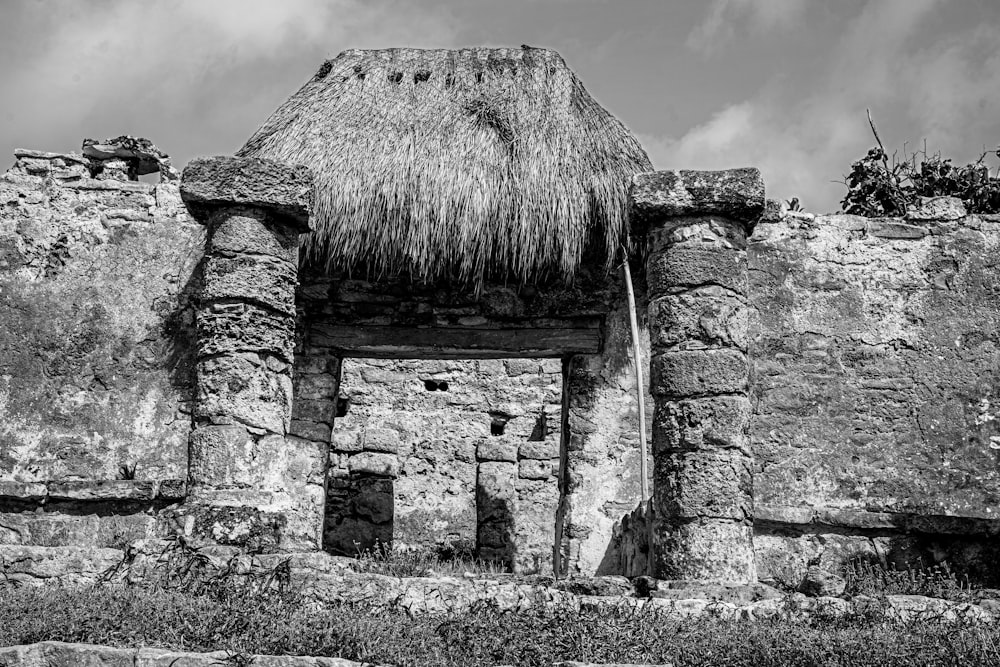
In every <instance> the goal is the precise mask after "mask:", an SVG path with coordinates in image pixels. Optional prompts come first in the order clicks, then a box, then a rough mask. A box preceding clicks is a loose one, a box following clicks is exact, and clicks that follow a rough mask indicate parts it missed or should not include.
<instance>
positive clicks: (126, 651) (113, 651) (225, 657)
mask: <svg viewBox="0 0 1000 667" xmlns="http://www.w3.org/2000/svg"><path fill="white" fill-rule="evenodd" d="M251 662H252V664H254V665H262V666H263V665H266V666H267V667H363V665H365V664H367V665H368V667H378V666H377V665H372V664H371V663H360V662H355V661H353V660H345V659H344V658H313V657H308V656H297V655H254V656H252V660H251ZM229 664H236V663H235V662H232V654H230V653H228V652H226V651H212V652H211V653H191V652H187V651H170V650H167V649H162V648H138V649H135V648H114V647H111V646H99V645H95V644H71V643H67V642H52V641H46V642H38V643H36V644H23V645H20V646H8V647H5V648H0V665H3V666H4V667H35V666H36V665H107V666H108V667H111V666H114V667H169V666H170V665H175V666H180V665H183V667H214V666H217V665H229ZM239 664H243V663H239Z"/></svg>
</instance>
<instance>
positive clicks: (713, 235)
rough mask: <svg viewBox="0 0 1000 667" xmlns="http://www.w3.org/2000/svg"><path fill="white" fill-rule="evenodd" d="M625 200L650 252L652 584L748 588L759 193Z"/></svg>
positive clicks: (671, 190)
mask: <svg viewBox="0 0 1000 667" xmlns="http://www.w3.org/2000/svg"><path fill="white" fill-rule="evenodd" d="M632 200H633V209H632V210H633V222H634V224H635V225H636V226H637V227H638V228H640V229H644V230H645V231H646V233H647V235H648V239H647V240H648V248H649V255H648V259H647V262H646V272H647V279H648V282H649V306H648V310H647V313H648V316H649V327H650V339H651V351H652V355H651V357H652V358H651V364H650V366H651V367H650V376H651V377H650V390H651V392H652V393H653V395H654V397H655V404H656V408H655V413H654V417H653V443H652V445H653V447H652V448H653V514H654V520H653V531H652V540H653V544H652V547H653V559H654V572H655V574H656V576H657V577H660V578H663V579H700V580H715V581H729V582H743V583H747V582H753V581H755V580H756V569H755V567H754V551H753V453H752V451H751V447H750V438H749V428H750V402H749V398H748V390H749V372H750V370H749V369H750V367H749V363H748V360H747V337H748V332H747V327H748V319H749V306H748V303H747V289H748V273H747V257H746V238H747V235H748V234H749V233H750V232H751V231H752V228H753V225H754V223H755V222H756V220H757V218H758V217H759V216H760V214H761V213H762V211H763V206H764V185H763V181H762V180H761V177H760V173H759V172H758V171H757V170H756V169H740V170H730V171H722V172H696V171H694V172H692V171H685V172H655V173H650V174H640V175H639V176H637V177H636V178H635V180H634V182H633V188H632Z"/></svg>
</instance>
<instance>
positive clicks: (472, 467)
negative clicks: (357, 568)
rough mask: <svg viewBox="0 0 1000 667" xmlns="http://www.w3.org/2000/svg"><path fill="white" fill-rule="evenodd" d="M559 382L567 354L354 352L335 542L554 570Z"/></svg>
mask: <svg viewBox="0 0 1000 667" xmlns="http://www.w3.org/2000/svg"><path fill="white" fill-rule="evenodd" d="M432 387H433V388H432ZM561 393H562V366H561V362H560V361H559V360H558V359H543V360H538V359H507V360H501V359H491V360H475V361H472V360H470V361H456V360H419V361H418V360H381V359H346V360H344V362H343V366H342V374H341V383H340V401H342V402H343V403H345V404H347V405H349V406H350V409H349V410H347V411H346V412H344V413H343V414H340V413H339V412H338V416H337V418H336V419H335V420H334V427H333V434H332V438H331V440H332V448H331V463H330V470H329V472H328V479H327V482H328V483H327V488H328V491H327V509H326V521H325V526H324V546H325V548H326V549H327V550H328V551H331V552H334V553H339V554H343V555H348V556H355V555H357V554H358V553H359V551H363V550H365V549H371V548H373V547H374V546H375V545H377V544H382V545H390V544H391V545H392V547H393V548H396V549H423V550H428V551H432V552H437V553H439V554H442V555H449V554H454V553H457V554H461V555H464V556H467V557H477V558H482V559H484V560H490V561H494V562H500V563H502V564H503V565H505V566H507V567H509V568H511V569H516V570H518V571H521V572H547V571H551V567H552V564H551V560H552V552H553V544H554V541H555V520H556V507H557V505H558V502H559V490H558V473H559V470H558V468H559V448H560V435H561V433H560V424H561Z"/></svg>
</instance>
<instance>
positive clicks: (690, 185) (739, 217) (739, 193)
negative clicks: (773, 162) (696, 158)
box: [629, 167, 764, 233]
mask: <svg viewBox="0 0 1000 667" xmlns="http://www.w3.org/2000/svg"><path fill="white" fill-rule="evenodd" d="M629 199H630V201H631V205H632V225H633V231H635V232H639V233H642V232H645V231H646V230H647V229H649V228H650V227H653V226H656V225H663V224H665V223H668V222H669V220H670V219H671V218H677V217H690V216H706V215H717V216H722V217H725V218H730V219H732V220H735V221H738V222H741V223H743V224H744V225H745V226H746V229H747V232H748V233H749V232H750V231H751V230H752V228H753V226H754V224H756V222H757V219H758V218H760V216H761V214H762V213H763V212H764V180H763V178H761V175H760V170H758V169H755V168H753V167H747V168H743V169H726V170H724V171H653V172H648V173H644V174H637V175H636V176H635V177H633V178H632V187H631V189H630V191H629Z"/></svg>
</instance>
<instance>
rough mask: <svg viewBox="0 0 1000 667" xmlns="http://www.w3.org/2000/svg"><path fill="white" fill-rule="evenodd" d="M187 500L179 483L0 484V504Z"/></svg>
mask: <svg viewBox="0 0 1000 667" xmlns="http://www.w3.org/2000/svg"><path fill="white" fill-rule="evenodd" d="M186 496H187V483H186V482H185V481H184V480H182V479H163V480H129V479H110V480H79V481H54V480H50V481H45V482H11V481H0V500H23V501H34V502H45V501H47V500H83V501H103V500H162V501H177V500H182V499H184V498H185V497H186Z"/></svg>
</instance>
